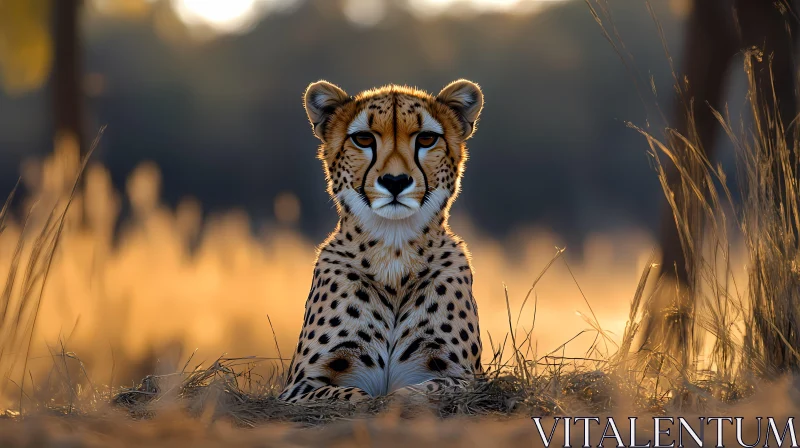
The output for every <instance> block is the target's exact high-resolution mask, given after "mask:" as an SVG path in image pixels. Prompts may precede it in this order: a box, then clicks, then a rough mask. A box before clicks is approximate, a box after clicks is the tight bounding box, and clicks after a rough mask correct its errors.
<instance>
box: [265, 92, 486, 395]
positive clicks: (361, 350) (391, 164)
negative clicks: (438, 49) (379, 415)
mask: <svg viewBox="0 0 800 448" xmlns="http://www.w3.org/2000/svg"><path fill="white" fill-rule="evenodd" d="M304 103H305V109H306V113H307V114H308V118H309V120H310V121H311V125H312V127H313V132H314V135H316V137H317V138H319V139H320V140H321V142H322V144H321V146H320V147H319V151H318V156H319V158H320V159H321V161H322V163H323V166H324V170H325V175H326V179H327V190H328V193H329V194H330V196H331V198H332V199H333V202H334V203H335V205H336V210H337V212H338V215H339V221H338V224H337V225H336V228H335V230H334V231H333V233H331V234H330V236H329V237H328V238H327V239H326V240H325V242H324V243H323V244H322V245H321V246H319V248H318V254H317V261H316V264H315V266H314V275H313V280H312V285H311V292H310V293H309V295H308V299H307V301H306V304H305V316H304V318H303V319H304V320H303V328H302V330H301V333H300V340H299V342H298V343H297V349H296V351H295V352H294V354H293V358H292V362H291V364H290V367H289V370H288V371H287V382H286V386H285V389H284V390H283V391H282V393H281V394H280V399H282V400H284V401H287V402H291V403H303V402H311V401H315V400H344V401H349V402H359V401H362V400H364V399H367V398H370V397H377V396H381V395H390V394H397V395H402V394H409V393H424V392H427V391H437V390H441V389H442V388H444V387H455V388H463V387H465V386H466V384H467V383H468V382H469V381H470V380H472V379H474V378H475V377H476V376H479V375H481V374H482V373H483V367H482V365H481V350H482V345H481V339H480V327H479V325H478V307H477V304H476V302H475V299H474V298H473V296H472V268H471V264H470V254H469V251H468V250H467V246H466V244H465V243H464V241H463V240H462V239H460V238H459V237H458V236H456V235H455V234H453V233H452V232H451V231H450V228H449V226H448V215H449V209H450V206H451V205H452V203H453V201H454V200H455V198H456V196H457V195H458V193H459V190H460V183H461V178H462V175H463V173H464V163H465V161H466V159H467V150H466V145H465V142H466V140H467V139H469V138H470V137H471V136H472V135H473V134H474V132H475V129H476V122H477V120H478V116H479V115H480V112H481V109H482V108H483V93H482V92H481V89H480V87H478V85H477V84H475V83H472V82H470V81H467V80H463V79H462V80H458V81H454V82H453V83H451V84H449V85H448V86H446V87H445V88H444V89H443V90H442V91H441V92H440V93H439V94H438V95H436V96H432V95H430V94H428V93H426V92H424V91H421V90H417V89H414V88H410V87H407V86H398V85H388V86H384V87H381V88H378V89H372V90H367V91H365V92H362V93H360V94H358V95H356V96H349V95H348V94H347V93H345V92H344V91H343V90H342V89H341V88H339V87H337V86H335V85H333V84H331V83H329V82H326V81H319V82H316V83H313V84H311V85H310V86H309V87H308V89H307V90H306V92H305V95H304Z"/></svg>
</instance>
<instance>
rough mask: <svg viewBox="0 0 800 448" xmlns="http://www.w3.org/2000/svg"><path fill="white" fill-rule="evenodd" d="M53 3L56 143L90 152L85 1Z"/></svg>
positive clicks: (74, 0) (67, 0)
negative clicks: (85, 119) (85, 85)
mask: <svg viewBox="0 0 800 448" xmlns="http://www.w3.org/2000/svg"><path fill="white" fill-rule="evenodd" d="M52 1H53V22H54V23H53V41H54V50H55V51H54V56H55V58H54V65H53V114H54V116H53V119H54V126H55V143H56V145H59V144H74V145H76V146H77V147H78V148H79V149H80V153H81V156H82V155H83V154H85V153H86V150H87V148H86V146H85V141H84V135H83V130H84V128H83V107H82V101H83V92H82V90H83V87H82V80H83V69H82V65H83V60H82V53H81V37H80V26H79V14H80V7H81V3H82V0H52Z"/></svg>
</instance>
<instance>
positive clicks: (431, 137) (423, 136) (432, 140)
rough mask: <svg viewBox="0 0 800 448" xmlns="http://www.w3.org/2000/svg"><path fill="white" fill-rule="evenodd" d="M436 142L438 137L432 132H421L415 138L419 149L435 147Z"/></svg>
mask: <svg viewBox="0 0 800 448" xmlns="http://www.w3.org/2000/svg"><path fill="white" fill-rule="evenodd" d="M437 141H439V136H438V135H436V134H434V133H433V132H421V133H420V134H419V135H418V136H417V145H419V147H420V148H430V147H431V146H433V145H435V144H436V142H437Z"/></svg>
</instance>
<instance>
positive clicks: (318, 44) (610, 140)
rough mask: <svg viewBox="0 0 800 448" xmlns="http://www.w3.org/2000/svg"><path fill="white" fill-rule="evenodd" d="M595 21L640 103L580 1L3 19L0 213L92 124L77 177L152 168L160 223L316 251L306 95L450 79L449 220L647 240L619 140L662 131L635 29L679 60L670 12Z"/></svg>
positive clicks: (24, 4)
mask: <svg viewBox="0 0 800 448" xmlns="http://www.w3.org/2000/svg"><path fill="white" fill-rule="evenodd" d="M54 2H55V3H54ZM57 2H61V3H57ZM609 4H610V5H611V7H612V13H613V17H614V20H615V22H616V23H615V25H616V28H617V30H618V32H619V34H620V36H621V37H622V40H623V41H624V42H625V44H626V50H627V51H629V52H630V53H631V55H632V56H633V60H634V63H635V67H634V70H635V71H637V72H638V73H639V75H641V77H642V79H644V80H645V81H646V82H650V81H651V82H652V89H651V86H649V85H640V86H639V89H640V91H639V92H637V88H636V86H635V85H634V83H633V78H632V76H631V73H630V72H628V71H627V70H626V68H625V66H624V65H623V64H622V63H621V62H620V61H619V58H618V57H617V56H616V55H615V54H614V50H613V48H612V47H611V45H609V44H608V42H607V41H606V40H605V38H604V36H603V34H602V32H601V30H600V28H599V27H598V26H597V24H596V23H595V20H594V18H593V17H592V15H591V13H590V10H589V8H588V7H587V5H586V4H585V3H584V2H583V1H579V0H563V1H561V0H397V1H390V0H225V1H222V0H219V1H216V0H83V1H78V0H49V1H48V0H2V1H0V68H1V69H2V71H1V72H0V74H1V75H2V86H3V89H2V93H0V195H1V194H5V193H4V192H8V191H10V190H11V188H12V187H13V185H14V183H15V181H16V178H17V176H18V175H19V172H20V167H21V166H22V165H23V164H24V160H26V159H29V158H31V157H42V156H44V155H45V154H48V153H49V152H50V151H51V150H52V147H53V142H54V138H55V135H56V134H57V132H59V129H60V130H61V131H62V134H63V131H64V129H62V128H64V127H65V126H66V127H69V126H76V127H78V128H79V129H76V130H74V132H76V135H77V136H78V137H79V138H78V141H81V140H83V143H82V146H83V147H84V148H85V147H86V142H85V140H86V137H91V136H93V134H94V132H96V129H97V128H98V127H99V126H101V125H104V124H107V125H108V130H107V132H106V134H105V137H104V139H103V142H102V144H101V146H100V149H99V151H98V152H97V153H96V154H95V156H94V157H96V159H97V160H98V161H100V162H102V163H103V164H105V165H106V166H107V167H108V168H109V170H110V173H111V178H112V182H113V184H114V185H115V186H117V188H118V189H123V186H124V184H125V179H126V177H127V176H128V175H129V174H130V172H131V171H132V170H133V169H134V167H135V166H137V165H139V164H140V163H142V162H143V161H152V162H155V164H156V165H158V166H159V167H160V169H161V171H162V175H163V177H162V179H163V183H162V188H163V191H162V196H163V198H164V200H165V201H166V203H167V204H171V205H173V206H174V205H176V204H177V203H178V202H179V201H180V200H181V198H185V197H194V198H196V199H197V200H199V202H200V203H202V204H203V208H204V210H203V212H204V213H206V214H207V213H214V212H216V211H221V210H227V209H231V208H241V209H244V210H245V211H247V212H248V215H249V216H250V217H251V219H252V222H251V225H253V226H255V227H259V226H263V225H264V224H269V223H273V222H283V223H284V224H289V225H295V226H297V227H298V228H299V230H301V231H302V232H303V233H305V234H306V235H307V236H309V237H311V238H314V239H319V238H321V237H322V236H323V235H324V234H325V233H326V232H327V231H329V230H330V229H331V228H332V226H333V223H334V221H335V214H334V213H333V210H332V204H331V202H330V201H329V199H328V197H327V195H326V194H325V193H324V179H323V176H322V172H321V170H320V166H319V162H318V161H317V160H316V159H315V147H316V145H317V141H316V140H315V139H314V137H313V136H312V134H311V132H310V129H309V127H308V124H307V122H306V118H305V114H304V112H303V109H302V106H301V102H300V96H301V93H302V91H303V90H304V88H305V86H306V85H307V84H308V83H309V82H311V81H314V80H317V79H321V78H324V79H328V80H330V81H332V82H335V83H338V84H339V85H341V86H342V87H343V88H345V90H347V91H348V92H350V93H356V92H358V91H360V90H363V89H367V88H370V87H373V86H377V85H381V84H385V83H403V84H409V85H414V86H418V87H421V88H423V89H426V90H429V91H438V89H440V88H441V87H442V86H443V85H445V84H446V83H447V82H449V81H451V80H453V79H456V78H460V77H465V78H469V79H472V80H474V81H477V82H478V83H480V84H481V86H482V87H483V89H484V91H485V96H486V99H487V101H486V108H485V111H484V114H483V116H482V121H481V125H480V131H479V132H478V133H477V134H476V137H475V138H474V139H473V140H472V141H471V144H470V149H471V160H470V162H469V164H468V167H467V175H466V179H465V181H464V184H463V187H464V192H463V194H462V196H461V199H460V200H459V201H458V202H457V203H456V207H455V209H454V212H455V213H457V214H460V215H466V216H467V217H469V219H470V221H471V222H472V223H473V224H474V225H475V226H477V228H479V229H480V230H482V231H485V232H486V233H488V234H491V235H493V236H495V237H497V238H504V237H505V236H507V235H509V234H512V233H514V232H515V231H517V230H519V229H522V228H529V227H537V228H545V229H552V230H554V231H555V232H557V233H558V234H559V235H560V236H561V238H563V240H564V243H566V244H577V245H578V247H580V243H582V242H583V241H584V240H585V238H587V236H588V235H589V234H590V233H592V232H616V231H620V229H622V230H623V231H624V229H627V228H634V227H635V228H645V229H649V230H653V229H655V226H656V223H657V222H658V213H659V210H660V209H659V204H660V202H659V200H660V196H659V195H660V191H659V186H658V183H657V179H656V176H655V175H654V172H653V170H652V169H651V167H650V166H649V161H648V157H647V155H646V150H647V148H646V145H645V142H644V141H643V139H641V137H640V136H639V135H638V134H637V133H636V132H633V131H632V130H630V129H628V128H627V127H626V121H633V122H634V123H636V124H638V125H642V126H647V125H648V124H649V125H657V123H654V122H652V121H648V120H651V119H653V117H658V116H659V114H658V113H657V111H656V110H655V106H661V108H662V109H664V112H665V113H667V115H669V112H670V108H669V106H670V104H671V98H672V97H671V94H672V88H671V85H672V84H673V82H674V80H673V78H672V75H671V72H670V68H669V59H668V58H667V57H666V56H665V54H664V49H663V47H662V41H661V38H660V36H659V34H658V28H657V27H656V26H655V25H654V22H653V20H654V17H653V13H654V15H655V18H656V19H657V21H658V22H659V23H660V26H661V27H662V28H663V33H664V37H665V43H666V44H667V45H668V47H669V49H670V53H671V55H672V56H673V58H675V59H676V60H677V59H679V56H680V55H679V54H678V52H679V49H680V42H679V41H680V38H681V28H682V21H683V19H684V17H686V14H687V10H686V8H687V6H686V5H687V4H688V2H686V1H685V0H652V1H651V2H650V5H651V6H652V12H653V13H651V11H650V10H649V9H648V6H647V4H646V2H645V1H643V0H611V1H609ZM54 6H55V7H60V8H61V9H62V10H63V9H65V8H74V9H75V10H76V11H77V15H76V20H77V25H78V26H77V30H78V33H77V35H76V36H73V38H74V39H75V42H74V43H75V44H76V45H77V46H78V48H79V51H78V52H77V53H76V55H75V58H77V59H78V64H77V77H76V79H77V81H76V82H74V83H73V84H74V86H73V87H74V90H75V91H74V92H72V93H71V94H74V95H75V96H77V97H79V98H80V99H81V106H80V107H77V108H75V109H74V110H75V111H77V112H74V113H72V115H77V116H79V118H80V120H74V123H73V124H69V123H67V124H64V119H63V116H65V114H66V116H71V115H70V113H69V107H67V109H68V110H67V112H64V110H63V109H64V107H65V106H64V101H63V100H62V101H61V102H59V101H58V100H56V101H54V100H53V98H58V97H59V95H58V91H59V89H64V88H65V87H64V85H63V84H62V85H61V87H58V86H59V83H58V79H59V70H61V69H60V68H59V63H58V60H59V59H58V57H54V53H57V52H58V51H61V50H59V48H61V47H63V46H64V44H65V41H64V39H60V40H59V38H58V37H57V36H59V35H60V34H59V33H61V32H63V29H61V28H59V26H61V27H63V24H61V25H60V24H59V21H58V17H59V16H60V15H63V14H64V13H63V12H58V11H56V14H53V10H54V9H56V8H54ZM54 16H56V17H55V20H54ZM54 43H55V44H54ZM56 44H60V45H56ZM67 47H69V46H68V45H67ZM54 61H56V62H54ZM62 79H63V78H62ZM67 84H69V83H67ZM66 88H67V90H69V86H67V87H66ZM653 89H655V90H656V91H657V92H658V98H657V99H656V100H653V99H652V98H648V99H645V100H644V101H643V98H641V96H640V94H641V92H642V91H643V92H645V93H651V90H653ZM73 107H74V106H73ZM58 108H61V109H62V112H61V114H60V115H61V116H62V118H59V113H58V111H57V110H54V109H58ZM67 131H69V129H67ZM723 153H724V151H723ZM287 207H288V208H289V211H288V212H287V211H286V210H287ZM126 210H130V204H123V211H124V212H125V211H126ZM287 217H288V218H287ZM578 250H580V249H578ZM573 254H575V252H573Z"/></svg>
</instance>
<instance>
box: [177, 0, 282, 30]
mask: <svg viewBox="0 0 800 448" xmlns="http://www.w3.org/2000/svg"><path fill="white" fill-rule="evenodd" d="M295 2H296V0H174V7H175V12H176V13H177V14H178V17H179V18H180V19H181V20H182V21H183V22H184V23H186V24H187V25H204V26H208V27H210V28H211V29H212V30H214V31H216V32H221V33H236V32H244V31H247V30H248V29H249V28H250V27H251V26H252V25H253V24H254V23H255V22H256V21H257V20H258V19H260V18H261V17H262V16H263V15H265V14H267V13H269V12H271V11H274V10H278V9H283V8H286V7H288V6H290V5H292V4H294V3H295Z"/></svg>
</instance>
